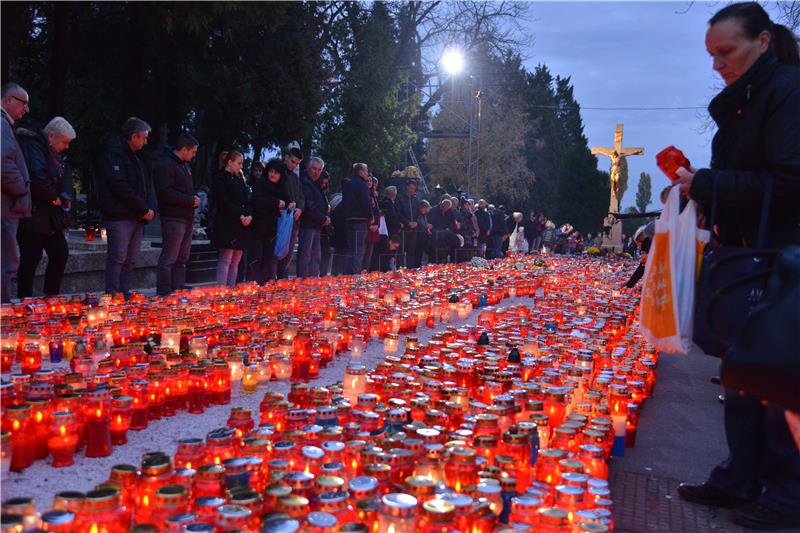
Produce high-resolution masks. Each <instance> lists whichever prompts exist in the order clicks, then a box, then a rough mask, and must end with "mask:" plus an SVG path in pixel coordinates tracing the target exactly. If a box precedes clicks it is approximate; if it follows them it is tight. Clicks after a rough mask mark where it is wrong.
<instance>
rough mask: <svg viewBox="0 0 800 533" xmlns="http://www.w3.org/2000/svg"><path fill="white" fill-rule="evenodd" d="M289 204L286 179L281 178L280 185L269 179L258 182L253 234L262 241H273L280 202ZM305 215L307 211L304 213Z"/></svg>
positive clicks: (254, 200)
mask: <svg viewBox="0 0 800 533" xmlns="http://www.w3.org/2000/svg"><path fill="white" fill-rule="evenodd" d="M281 200H283V201H284V203H285V204H287V205H288V204H289V191H287V190H286V178H285V177H283V176H281V179H280V180H278V183H272V182H271V181H270V180H269V179H268V178H263V179H260V180H256V182H255V185H254V186H253V197H252V206H253V233H254V237H255V238H258V239H259V240H262V241H273V240H274V239H275V235H276V234H277V231H278V215H279V214H280V207H279V206H280V201H281ZM303 214H304V215H305V211H304V212H303Z"/></svg>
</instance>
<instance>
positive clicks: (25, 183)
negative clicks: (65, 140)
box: [0, 83, 31, 303]
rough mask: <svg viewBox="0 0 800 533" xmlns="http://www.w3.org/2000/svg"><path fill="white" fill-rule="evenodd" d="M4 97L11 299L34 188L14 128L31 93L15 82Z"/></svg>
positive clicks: (2, 283)
mask: <svg viewBox="0 0 800 533" xmlns="http://www.w3.org/2000/svg"><path fill="white" fill-rule="evenodd" d="M0 98H2V105H1V106H0V107H1V108H2V112H1V113H2V116H3V118H2V122H3V126H2V152H3V154H2V155H3V166H2V184H3V186H2V208H1V209H0V220H1V221H2V241H0V268H2V280H0V292H1V293H2V298H1V300H2V302H3V303H7V302H10V301H11V276H13V275H14V274H16V272H17V270H18V269H19V252H18V250H17V228H18V227H19V221H20V219H21V218H26V217H29V216H31V188H30V177H29V176H28V167H27V166H26V164H25V157H24V156H23V154H22V150H21V149H20V147H19V143H18V142H17V136H16V134H15V132H14V129H15V127H16V123H17V122H18V121H19V120H20V119H21V118H22V117H24V116H25V114H26V113H27V112H28V111H29V110H30V108H29V107H28V102H29V99H28V93H27V92H26V91H25V89H23V88H22V87H20V86H19V85H17V84H16V83H6V84H5V85H3V87H2V89H0Z"/></svg>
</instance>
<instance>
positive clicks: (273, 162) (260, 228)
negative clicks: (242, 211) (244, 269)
mask: <svg viewBox="0 0 800 533" xmlns="http://www.w3.org/2000/svg"><path fill="white" fill-rule="evenodd" d="M288 172H289V171H288V169H287V168H286V165H285V164H284V163H283V161H281V160H280V159H277V158H276V159H270V160H269V161H268V162H267V166H266V169H265V174H266V176H265V177H263V178H262V179H260V180H258V181H257V182H256V185H255V187H253V240H254V241H257V242H258V243H259V244H260V247H261V250H262V258H261V261H260V262H259V263H258V269H257V270H258V271H257V272H256V279H257V280H258V282H259V283H261V284H263V283H264V282H265V281H267V280H271V279H277V277H278V259H277V258H276V257H275V253H274V250H275V236H276V235H277V231H278V215H279V214H280V211H281V209H285V208H288V209H293V208H294V202H290V201H289V200H290V198H289V191H288V190H287V188H286V178H287V174H288Z"/></svg>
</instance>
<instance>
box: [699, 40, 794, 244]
mask: <svg viewBox="0 0 800 533" xmlns="http://www.w3.org/2000/svg"><path fill="white" fill-rule="evenodd" d="M708 110H709V112H710V114H711V117H712V118H713V119H714V121H715V122H716V123H717V125H718V126H719V130H718V131H717V133H716V135H714V140H713V143H712V145H711V168H710V169H700V170H698V171H697V173H696V174H695V176H694V179H693V180H692V186H691V189H690V191H689V196H690V197H691V198H692V199H694V200H696V201H698V202H700V203H701V204H702V205H703V208H704V210H705V213H706V216H707V217H709V219H710V217H711V203H712V192H713V188H714V182H715V181H716V183H717V202H718V205H717V213H716V221H715V222H716V225H717V227H718V230H719V239H720V241H721V242H722V243H723V244H731V245H739V246H742V245H743V246H748V247H754V246H757V239H758V228H759V220H760V215H761V202H762V198H763V196H764V187H765V185H766V183H767V179H768V178H772V180H773V190H772V200H771V205H770V210H769V225H768V228H767V229H768V231H767V242H766V246H768V247H781V246H784V245H787V244H790V243H793V244H797V243H800V68H796V67H789V66H785V65H781V64H779V62H778V58H777V56H776V54H775V52H774V51H773V50H772V49H769V50H767V52H765V53H764V54H762V55H761V57H759V58H758V59H757V60H756V62H755V63H754V64H753V66H752V67H750V69H749V70H748V71H747V72H746V73H745V74H744V75H743V76H742V77H741V78H739V79H738V80H736V82H734V83H733V84H732V85H730V86H728V87H726V88H725V89H723V90H722V92H720V93H719V94H718V95H717V96H716V97H715V98H714V99H713V100H712V101H711V104H710V105H709V107H708Z"/></svg>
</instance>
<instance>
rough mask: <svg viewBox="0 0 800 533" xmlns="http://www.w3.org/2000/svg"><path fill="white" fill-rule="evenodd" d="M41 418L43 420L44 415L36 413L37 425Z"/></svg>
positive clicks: (39, 412)
mask: <svg viewBox="0 0 800 533" xmlns="http://www.w3.org/2000/svg"><path fill="white" fill-rule="evenodd" d="M43 418H44V413H42V412H41V411H36V422H37V423H39V422H41V421H42V419H43Z"/></svg>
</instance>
